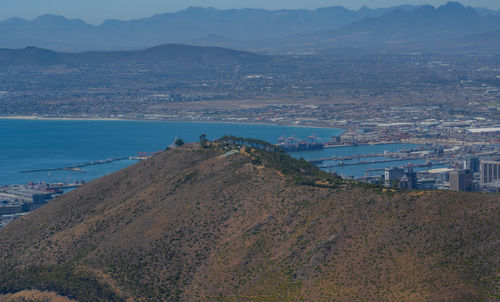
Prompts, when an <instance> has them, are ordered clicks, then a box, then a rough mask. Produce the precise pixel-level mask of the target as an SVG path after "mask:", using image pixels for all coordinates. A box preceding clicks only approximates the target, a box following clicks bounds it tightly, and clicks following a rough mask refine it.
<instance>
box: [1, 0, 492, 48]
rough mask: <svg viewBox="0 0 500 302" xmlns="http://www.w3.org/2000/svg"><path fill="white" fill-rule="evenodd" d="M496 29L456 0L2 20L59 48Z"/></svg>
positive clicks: (265, 43) (404, 38) (295, 43)
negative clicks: (89, 19)
mask: <svg viewBox="0 0 500 302" xmlns="http://www.w3.org/2000/svg"><path fill="white" fill-rule="evenodd" d="M496 30H500V11H494V10H489V9H486V8H472V7H465V6H463V5H461V4H460V3H458V2H449V3H448V4H446V5H444V6H441V7H438V8H435V7H433V6H428V5H424V6H412V5H402V6H396V7H390V8H380V9H370V8H367V7H363V8H361V9H359V10H357V11H353V10H348V9H346V8H343V7H340V6H334V7H327V8H321V9H317V10H276V11H268V10H262V9H232V10H218V9H214V8H199V7H190V8H188V9H186V10H182V11H179V12H176V13H165V14H158V15H154V16H152V17H149V18H143V19H138V20H130V21H119V20H107V21H105V22H103V23H102V24H100V25H98V26H95V25H90V24H87V23H85V22H84V21H82V20H80V19H74V20H68V19H66V18H64V17H61V16H55V15H44V16H41V17H38V18H36V19H34V20H32V21H28V20H24V19H20V18H12V19H8V20H5V21H2V22H0V47H4V48H24V47H26V46H37V47H42V48H50V49H57V50H61V51H88V50H118V49H119V50H124V49H143V48H146V47H151V46H155V45H161V44H167V43H180V44H195V45H200V46H221V47H229V48H240V49H253V50H286V49H290V48H292V49H293V48H318V47H337V46H345V45H349V46H366V45H368V46H373V45H379V44H387V43H389V44H390V45H400V44H402V43H403V44H404V43H412V42H415V41H429V40H432V39H442V40H443V39H444V40H446V39H456V38H459V37H465V36H469V35H474V34H484V33H486V32H493V31H496Z"/></svg>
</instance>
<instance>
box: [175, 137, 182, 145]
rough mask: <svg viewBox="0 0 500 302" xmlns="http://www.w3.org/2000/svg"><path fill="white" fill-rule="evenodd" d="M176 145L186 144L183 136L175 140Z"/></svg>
mask: <svg viewBox="0 0 500 302" xmlns="http://www.w3.org/2000/svg"><path fill="white" fill-rule="evenodd" d="M174 145H175V146H176V147H180V146H182V145H184V141H183V140H182V138H178V139H176V140H175V142H174Z"/></svg>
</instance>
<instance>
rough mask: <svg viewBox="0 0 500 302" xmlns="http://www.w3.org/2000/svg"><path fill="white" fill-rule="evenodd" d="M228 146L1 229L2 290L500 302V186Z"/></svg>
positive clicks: (133, 175)
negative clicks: (475, 188)
mask: <svg viewBox="0 0 500 302" xmlns="http://www.w3.org/2000/svg"><path fill="white" fill-rule="evenodd" d="M259 144H260V143H255V142H252V145H253V146H258V145H259ZM227 150H229V149H228V148H227V146H226V147H225V148H223V144H219V145H218V146H217V147H214V146H212V147H211V148H201V147H199V146H198V145H188V146H184V147H181V148H177V149H174V150H168V151H165V152H163V153H161V154H158V155H156V156H155V157H153V158H152V159H150V160H146V161H143V162H141V163H138V164H136V165H134V166H132V167H129V168H127V169H124V170H122V171H119V172H117V173H114V174H112V175H109V176H106V177H103V178H101V179H98V180H96V181H94V182H92V183H90V184H87V185H85V186H84V187H82V188H80V189H78V190H75V191H73V192H71V193H69V194H66V195H64V196H63V197H61V198H59V199H57V200H55V201H54V202H52V203H50V204H48V205H46V206H44V207H42V208H40V209H39V210H37V211H35V212H33V213H32V214H30V215H28V216H27V217H25V218H23V219H19V220H17V221H15V222H14V223H12V224H10V225H8V226H7V227H6V228H4V229H2V230H0V242H2V244H1V245H0V263H1V268H0V293H16V292H21V291H23V290H27V289H29V290H40V291H47V292H51V293H52V294H54V293H55V294H58V295H60V296H64V297H67V298H70V299H76V300H79V301H113V300H114V301H121V300H125V299H127V298H131V299H132V300H138V301H146V300H148V301H169V300H182V301H206V300H216V301H299V300H306V301H332V300H341V301H353V300H368V299H370V300H378V301H388V300H391V301H410V300H411V301H466V300H468V301H481V300H488V299H495V298H496V299H498V297H499V294H500V288H499V284H498V274H499V273H500V267H499V263H500V262H499V261H500V256H499V254H498V249H499V239H500V228H499V225H500V221H499V219H500V218H499V217H500V215H499V214H500V197H499V196H498V195H484V194H463V193H452V192H440V191H435V192H384V191H383V190H382V189H380V188H371V187H366V186H361V185H358V184H354V183H349V182H344V181H341V180H339V179H336V178H333V177H331V176H329V175H326V174H325V173H322V172H320V171H318V170H317V169H316V168H315V167H313V166H310V165H308V164H307V163H305V162H303V161H296V160H291V159H289V158H288V157H287V156H285V155H284V154H282V153H279V152H267V151H260V150H256V149H252V148H246V149H242V150H241V151H242V152H239V153H238V152H229V153H226V152H227Z"/></svg>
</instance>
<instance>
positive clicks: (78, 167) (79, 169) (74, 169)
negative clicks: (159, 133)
mask: <svg viewBox="0 0 500 302" xmlns="http://www.w3.org/2000/svg"><path fill="white" fill-rule="evenodd" d="M137 158H138V157H120V158H109V159H103V160H98V161H91V162H87V163H83V164H77V165H72V166H69V167H60V168H47V169H34V170H23V171H21V173H36V172H50V171H71V172H80V173H85V172H86V171H85V170H83V169H82V168H84V167H89V166H96V165H104V164H109V163H113V162H117V161H122V160H128V159H134V160H135V159H137Z"/></svg>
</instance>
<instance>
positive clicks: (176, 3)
mask: <svg viewBox="0 0 500 302" xmlns="http://www.w3.org/2000/svg"><path fill="white" fill-rule="evenodd" d="M446 2H447V1H446V0H408V1H402V0H307V1H305V0H272V1H266V0H141V1H138V0H106V1H102V0H86V1H80V0H71V1H68V0H45V1H40V0H2V1H1V2H0V20H2V19H8V18H12V17H20V18H26V19H33V18H36V17H38V16H40V15H44V14H56V15H62V16H65V17H67V18H81V19H83V20H85V21H86V22H88V23H91V24H100V23H101V22H102V21H104V20H106V19H120V20H130V19H137V18H143V17H149V16H151V15H154V14H158V13H165V12H175V11H178V10H182V9H185V8H187V7H189V6H199V7H214V8H219V9H231V8H263V9H270V10H276V9H316V8H321V7H329V6H344V7H346V8H348V9H359V8H360V7H362V6H368V7H370V8H380V7H389V6H397V5H403V4H412V5H425V4H429V5H434V6H438V5H443V4H445V3H446ZM461 3H462V4H464V5H470V6H472V7H487V8H490V9H495V10H497V9H500V1H497V0H463V1H461Z"/></svg>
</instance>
